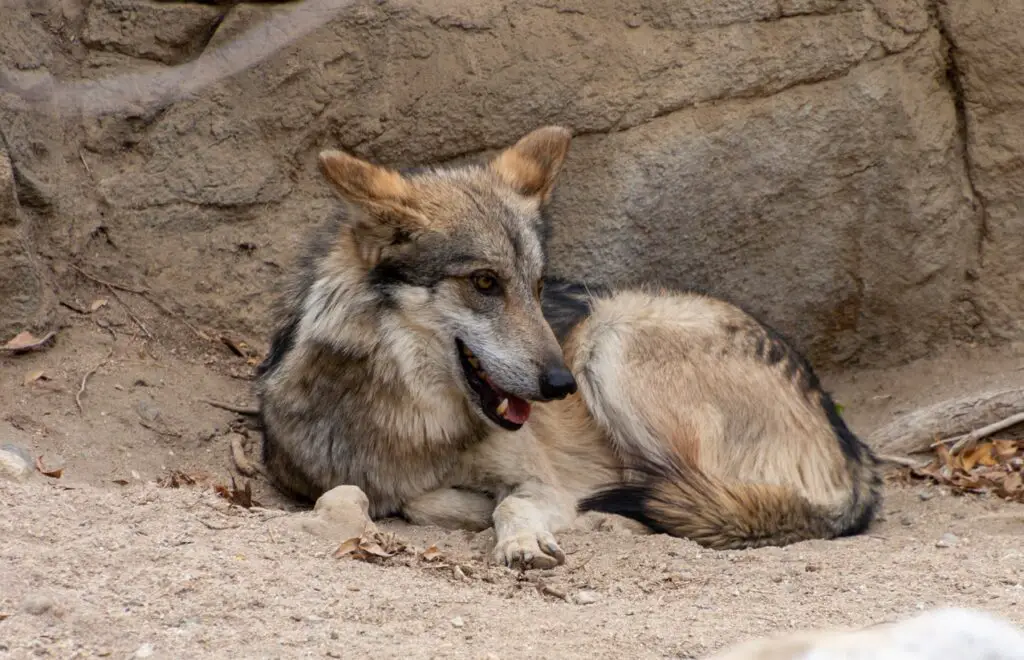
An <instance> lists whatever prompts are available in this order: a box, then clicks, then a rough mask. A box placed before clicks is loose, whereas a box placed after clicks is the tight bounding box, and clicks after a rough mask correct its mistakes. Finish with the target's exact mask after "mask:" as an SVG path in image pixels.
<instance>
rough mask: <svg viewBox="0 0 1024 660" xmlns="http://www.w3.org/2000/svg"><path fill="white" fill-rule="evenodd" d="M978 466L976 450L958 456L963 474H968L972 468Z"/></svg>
mask: <svg viewBox="0 0 1024 660" xmlns="http://www.w3.org/2000/svg"><path fill="white" fill-rule="evenodd" d="M977 464H978V451H977V448H975V449H973V450H972V451H969V452H967V453H965V454H963V455H961V456H960V469H961V470H963V471H964V472H970V471H971V470H973V469H974V466H975V465H977Z"/></svg>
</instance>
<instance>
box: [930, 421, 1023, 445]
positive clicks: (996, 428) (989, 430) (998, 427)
mask: <svg viewBox="0 0 1024 660" xmlns="http://www.w3.org/2000/svg"><path fill="white" fill-rule="evenodd" d="M1021 423H1024V412H1022V413H1017V414H1016V415H1010V416H1009V417H1007V418H1006V419H1003V420H1000V421H998V422H995V423H993V424H989V425H988V426H983V427H981V428H980V429H978V430H976V431H971V432H970V433H966V434H964V435H961V436H958V437H955V438H947V439H945V440H939V441H938V442H933V443H932V447H938V446H939V445H947V444H949V443H953V446H952V447H950V448H949V453H951V454H955V453H957V452H959V451H960V450H961V449H963V448H964V447H966V446H967V445H968V444H970V443H973V442H977V441H978V440H981V439H982V438H986V437H988V436H990V435H992V434H993V433H998V432H1000V431H1002V430H1003V429H1008V428H1010V427H1011V426H1016V425H1017V424H1021Z"/></svg>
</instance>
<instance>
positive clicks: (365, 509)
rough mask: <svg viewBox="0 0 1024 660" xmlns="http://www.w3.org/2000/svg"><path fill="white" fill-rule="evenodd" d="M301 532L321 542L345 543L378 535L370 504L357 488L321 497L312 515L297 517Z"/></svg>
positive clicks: (341, 489) (334, 490)
mask: <svg viewBox="0 0 1024 660" xmlns="http://www.w3.org/2000/svg"><path fill="white" fill-rule="evenodd" d="M297 516H298V517H297V519H296V520H297V522H296V523H295V524H297V526H298V528H299V529H301V530H303V531H306V532H309V533H310V534H313V535H315V536H319V537H321V538H325V539H330V540H332V541H343V540H346V539H351V538H356V537H359V536H363V535H364V534H367V533H370V532H372V531H376V529H377V526H376V525H374V524H373V521H371V520H370V500H369V499H368V498H367V497H366V494H365V493H364V492H363V491H362V490H361V489H360V488H359V487H358V486H338V487H336V488H332V489H331V490H329V491H327V492H326V493H324V494H323V495H321V496H320V499H318V500H317V501H316V505H314V507H313V511H312V512H310V513H300V514H297Z"/></svg>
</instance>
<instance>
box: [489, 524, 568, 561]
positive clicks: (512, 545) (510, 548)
mask: <svg viewBox="0 0 1024 660" xmlns="http://www.w3.org/2000/svg"><path fill="white" fill-rule="evenodd" d="M494 561H495V562H497V563H499V564H504V565H506V566H509V567H511V568H520V569H522V570H526V569H529V568H554V567H555V566H561V565H562V564H564V563H565V553H564V552H562V549H561V548H559V547H558V544H557V543H555V537H554V536H552V535H551V534H549V533H548V532H521V533H519V534H516V535H515V536H512V537H510V538H506V539H499V540H498V544H497V545H496V546H495V548H494Z"/></svg>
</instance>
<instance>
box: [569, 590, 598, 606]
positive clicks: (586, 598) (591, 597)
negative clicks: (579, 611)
mask: <svg viewBox="0 0 1024 660" xmlns="http://www.w3.org/2000/svg"><path fill="white" fill-rule="evenodd" d="M598 598H599V597H598V595H597V592H596V591H588V590H584V591H580V592H577V593H576V597H575V598H574V600H575V601H576V604H577V605H591V604H593V603H596V602H597V600H598Z"/></svg>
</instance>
